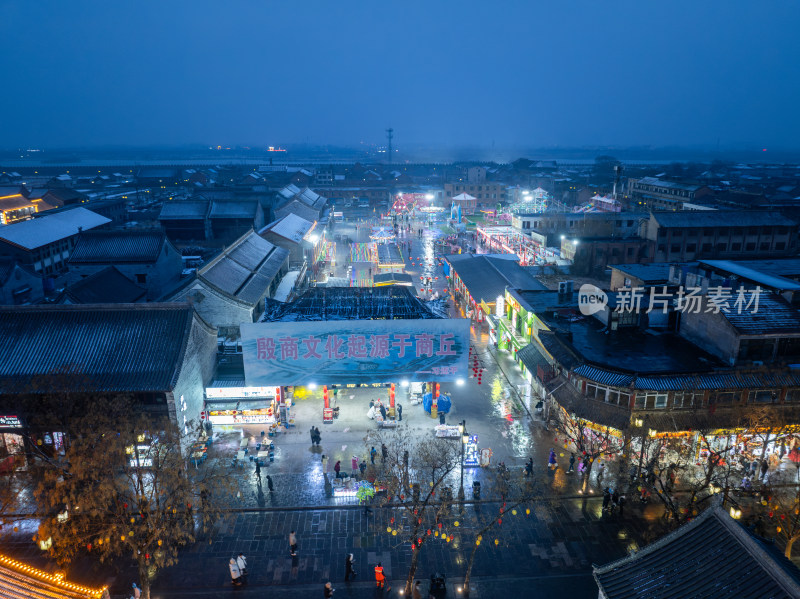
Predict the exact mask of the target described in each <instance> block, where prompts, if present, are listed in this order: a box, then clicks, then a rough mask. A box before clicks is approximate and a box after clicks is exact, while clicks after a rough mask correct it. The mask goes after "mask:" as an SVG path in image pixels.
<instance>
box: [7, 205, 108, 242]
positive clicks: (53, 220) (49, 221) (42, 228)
mask: <svg viewBox="0 0 800 599" xmlns="http://www.w3.org/2000/svg"><path fill="white" fill-rule="evenodd" d="M110 222H111V219H108V218H106V217H105V216H100V215H99V214H96V213H94V212H92V211H91V210H87V209H86V208H73V209H72V210H65V211H64V212H54V213H52V214H46V215H45V216H42V217H39V218H35V219H33V220H26V221H23V222H20V223H14V224H13V225H6V226H5V227H2V228H0V241H5V242H6V243H10V244H13V245H15V246H18V247H20V248H23V249H26V250H34V249H36V248H39V247H42V246H45V245H49V244H51V243H54V242H56V241H60V240H62V239H66V238H68V237H72V236H73V235H76V234H77V233H78V232H79V231H81V230H83V231H89V230H90V229H94V228H96V227H101V226H103V225H105V224H108V223H110Z"/></svg>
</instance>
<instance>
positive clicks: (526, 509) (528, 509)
mask: <svg viewBox="0 0 800 599" xmlns="http://www.w3.org/2000/svg"><path fill="white" fill-rule="evenodd" d="M525 514H527V515H528V516H530V515H531V508H525Z"/></svg>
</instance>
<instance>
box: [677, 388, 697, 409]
mask: <svg viewBox="0 0 800 599" xmlns="http://www.w3.org/2000/svg"><path fill="white" fill-rule="evenodd" d="M695 402H697V403H696V405H698V406H699V405H701V404H702V402H703V396H702V394H700V393H693V392H691V391H684V392H678V393H676V394H675V396H674V398H673V401H672V405H673V406H674V407H676V408H692V407H694V406H695Z"/></svg>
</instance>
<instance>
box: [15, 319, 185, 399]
mask: <svg viewBox="0 0 800 599" xmlns="http://www.w3.org/2000/svg"><path fill="white" fill-rule="evenodd" d="M194 318H195V314H194V310H193V309H192V308H191V307H190V306H188V305H186V304H115V305H109V304H99V305H98V304H94V305H93V304H84V305H40V306H15V307H13V308H0V346H2V347H3V348H5V349H4V354H3V359H2V360H0V394H2V393H12V392H16V393H24V392H30V391H32V388H31V383H32V379H34V381H35V377H38V376H45V375H54V374H64V375H72V376H75V377H77V379H79V385H80V387H81V389H82V390H84V391H89V392H91V391H100V392H127V391H130V392H134V391H140V392H144V391H169V390H171V389H172V388H173V386H174V385H175V382H176V381H177V378H178V374H179V372H180V368H181V364H182V362H183V358H184V352H185V350H186V344H187V341H188V338H189V332H190V330H191V327H192V322H193V319H194Z"/></svg>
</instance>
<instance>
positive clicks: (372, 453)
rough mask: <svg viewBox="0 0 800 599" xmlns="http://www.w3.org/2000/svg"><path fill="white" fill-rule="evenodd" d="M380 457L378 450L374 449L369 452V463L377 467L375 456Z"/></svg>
mask: <svg viewBox="0 0 800 599" xmlns="http://www.w3.org/2000/svg"><path fill="white" fill-rule="evenodd" d="M376 455H378V450H377V449H375V447H373V448H372V449H370V450H369V461H370V462H372V465H373V466H374V465H375V456H376Z"/></svg>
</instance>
